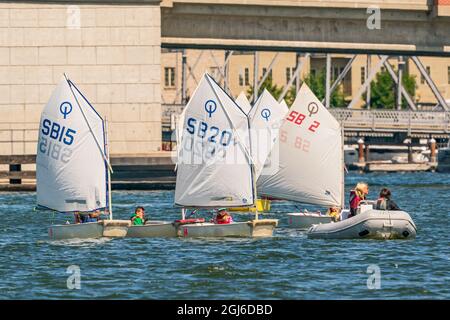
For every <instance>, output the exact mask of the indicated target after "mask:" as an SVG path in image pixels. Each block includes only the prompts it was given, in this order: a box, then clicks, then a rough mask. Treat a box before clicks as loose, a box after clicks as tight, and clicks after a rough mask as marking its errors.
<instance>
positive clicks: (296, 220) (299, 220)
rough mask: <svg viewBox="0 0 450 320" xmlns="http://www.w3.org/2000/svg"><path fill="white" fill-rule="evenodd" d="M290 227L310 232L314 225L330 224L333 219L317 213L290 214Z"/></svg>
mask: <svg viewBox="0 0 450 320" xmlns="http://www.w3.org/2000/svg"><path fill="white" fill-rule="evenodd" d="M287 216H288V218H289V227H290V228H296V229H301V230H308V229H309V228H310V227H311V226H312V225H313V224H322V223H330V222H331V221H332V218H331V217H329V216H323V215H319V214H317V213H288V214H287Z"/></svg>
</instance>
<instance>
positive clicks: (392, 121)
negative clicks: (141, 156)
mask: <svg viewBox="0 0 450 320" xmlns="http://www.w3.org/2000/svg"><path fill="white" fill-rule="evenodd" d="M183 108H184V105H163V113H162V124H163V132H165V133H166V140H167V139H168V138H169V136H168V135H170V133H171V132H172V130H174V129H175V121H176V120H177V115H178V114H180V113H181V111H182V110H183ZM329 110H330V112H331V113H332V114H333V116H334V117H335V118H336V119H337V120H338V121H339V122H340V123H341V124H342V125H343V127H344V132H345V135H346V136H347V137H378V138H383V137H386V138H392V137H394V136H399V137H411V138H425V139H431V138H434V139H440V140H443V143H444V142H445V141H447V139H448V138H449V134H450V112H435V111H411V110H405V111H397V110H363V109H341V108H339V109H338V108H331V109H329Z"/></svg>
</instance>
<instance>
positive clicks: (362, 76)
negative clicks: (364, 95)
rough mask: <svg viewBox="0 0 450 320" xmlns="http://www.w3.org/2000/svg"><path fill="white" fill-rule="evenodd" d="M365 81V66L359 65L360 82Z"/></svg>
mask: <svg viewBox="0 0 450 320" xmlns="http://www.w3.org/2000/svg"><path fill="white" fill-rule="evenodd" d="M365 81H366V67H361V84H363V83H364V82H365Z"/></svg>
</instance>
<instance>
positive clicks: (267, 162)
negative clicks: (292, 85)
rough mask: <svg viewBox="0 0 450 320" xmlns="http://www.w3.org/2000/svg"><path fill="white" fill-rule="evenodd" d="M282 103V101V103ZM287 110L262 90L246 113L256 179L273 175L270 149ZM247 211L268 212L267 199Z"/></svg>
mask: <svg viewBox="0 0 450 320" xmlns="http://www.w3.org/2000/svg"><path fill="white" fill-rule="evenodd" d="M283 102H284V101H283ZM288 110H289V108H288V107H287V105H286V103H284V104H283V103H278V102H277V100H275V98H274V97H273V96H272V94H270V92H269V91H267V90H266V89H264V91H263V92H262V94H261V95H260V96H259V98H258V100H257V101H256V102H255V104H254V105H253V107H252V108H251V109H250V111H249V112H248V114H247V115H248V117H249V119H250V131H251V134H252V147H253V150H252V151H253V152H252V154H253V159H254V160H255V167H256V170H255V171H256V177H257V179H259V177H260V176H261V175H270V174H273V173H274V169H275V167H276V166H275V165H276V164H277V163H278V158H277V157H276V156H277V155H278V153H273V154H272V156H271V157H270V159H268V158H269V155H271V151H272V148H273V146H274V144H275V142H276V140H277V138H278V131H279V128H280V126H281V123H282V122H283V120H284V117H285V115H286V114H287V112H288ZM231 210H232V211H234V210H235V211H245V210H244V208H235V209H231ZM248 210H249V211H255V210H258V211H269V210H270V200H269V199H257V202H256V208H249V209H248Z"/></svg>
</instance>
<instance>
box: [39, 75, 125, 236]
mask: <svg viewBox="0 0 450 320" xmlns="http://www.w3.org/2000/svg"><path fill="white" fill-rule="evenodd" d="M106 127H107V126H106V123H105V121H104V120H103V119H102V117H101V116H100V115H99V114H98V113H97V112H96V110H95V109H94V108H93V107H92V105H91V104H90V103H89V101H88V100H87V99H86V98H85V97H84V95H83V94H82V93H81V91H80V90H79V89H78V88H77V87H76V86H75V84H74V83H73V82H72V81H71V80H69V79H68V78H65V79H63V80H62V81H61V82H60V83H59V85H58V86H57V87H56V89H55V90H54V91H53V93H52V95H51V97H50V100H49V101H48V103H47V105H46V106H45V108H44V110H43V112H42V114H41V119H40V127H39V139H38V145H37V156H36V188H37V207H38V208H41V209H47V210H52V211H54V212H60V213H72V214H74V213H83V214H88V213H92V212H94V211H97V210H101V211H103V212H104V213H107V214H108V215H109V219H107V220H102V221H98V222H88V223H74V224H70V223H67V224H62V225H52V226H50V228H49V237H50V238H51V239H70V238H99V237H103V236H110V237H123V236H125V234H126V232H127V226H128V223H129V222H128V221H117V220H113V216H112V208H111V179H110V174H111V172H112V168H111V165H110V163H109V152H108V148H107V132H106Z"/></svg>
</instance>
